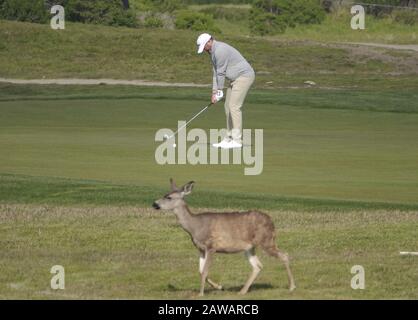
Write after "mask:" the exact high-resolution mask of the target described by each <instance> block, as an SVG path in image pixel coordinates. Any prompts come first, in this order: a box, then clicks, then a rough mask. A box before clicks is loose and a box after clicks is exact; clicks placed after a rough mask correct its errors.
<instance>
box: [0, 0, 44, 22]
mask: <svg viewBox="0 0 418 320" xmlns="http://www.w3.org/2000/svg"><path fill="white" fill-rule="evenodd" d="M49 16H50V15H49V12H48V9H47V8H46V6H45V3H44V1H43V0H0V19H7V20H17V21H27V22H37V23H45V22H47V21H48V18H49Z"/></svg>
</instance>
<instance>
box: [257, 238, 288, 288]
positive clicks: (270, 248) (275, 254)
mask: <svg viewBox="0 0 418 320" xmlns="http://www.w3.org/2000/svg"><path fill="white" fill-rule="evenodd" d="M263 249H264V250H265V251H266V252H267V253H268V254H269V255H271V256H273V257H276V258H279V259H280V260H281V261H282V262H283V264H284V266H285V267H286V271H287V278H288V280H289V290H290V291H293V290H295V289H296V285H295V280H294V279H293V274H292V271H290V265H289V256H288V255H287V253H283V252H281V251H280V250H279V249H278V248H277V247H276V245H275V244H272V245H270V246H268V247H263Z"/></svg>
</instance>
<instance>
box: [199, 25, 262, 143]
mask: <svg viewBox="0 0 418 320" xmlns="http://www.w3.org/2000/svg"><path fill="white" fill-rule="evenodd" d="M197 45H198V50H197V53H199V54H200V53H202V52H203V51H206V52H208V53H209V54H210V56H211V59H212V65H213V86H212V103H216V102H218V101H219V100H220V99H222V97H223V90H224V85H225V78H227V79H228V80H229V81H230V83H229V86H228V88H227V91H226V98H225V113H226V128H227V135H226V136H225V138H224V139H223V140H222V141H221V142H220V143H215V144H214V145H213V146H214V147H216V148H223V149H231V148H241V147H242V113H241V108H242V105H243V103H244V100H245V97H246V96H247V93H248V90H249V89H250V87H251V85H252V84H253V82H254V79H255V73H254V70H253V68H252V67H251V65H250V64H249V63H248V62H247V60H245V59H244V57H243V56H242V55H241V54H240V53H239V52H238V50H236V49H235V48H233V47H231V46H230V45H228V44H226V43H224V42H220V41H216V40H215V39H213V37H212V36H211V35H210V34H207V33H203V34H201V35H200V36H199V37H198V38H197Z"/></svg>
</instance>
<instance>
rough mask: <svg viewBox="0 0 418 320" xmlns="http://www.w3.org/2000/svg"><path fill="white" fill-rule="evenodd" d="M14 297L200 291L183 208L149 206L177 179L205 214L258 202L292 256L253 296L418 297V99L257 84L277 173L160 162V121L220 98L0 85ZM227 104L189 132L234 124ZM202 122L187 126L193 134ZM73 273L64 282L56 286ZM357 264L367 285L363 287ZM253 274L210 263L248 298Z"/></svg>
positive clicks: (254, 115)
mask: <svg viewBox="0 0 418 320" xmlns="http://www.w3.org/2000/svg"><path fill="white" fill-rule="evenodd" d="M0 88H1V90H0V111H1V117H0V150H1V153H0V247H1V248H3V249H2V250H0V267H1V269H2V273H1V275H0V298H3V299H5V298H7V299H10V298H24V299H25V298H31V299H32V298H36V299H85V298H93V299H103V298H134V299H147V298H168V299H179V298H186V299H188V298H195V297H196V296H197V293H198V288H199V276H198V254H197V251H196V250H195V248H194V247H193V245H192V243H191V241H190V239H189V237H188V235H187V234H186V233H185V232H184V231H183V230H182V229H181V228H180V227H179V226H178V224H177V222H176V220H175V217H174V215H173V214H172V213H165V212H156V211H154V210H152V209H150V206H151V203H152V202H153V201H154V200H155V199H157V198H158V197H161V196H162V195H163V194H164V193H165V192H166V191H168V179H169V177H174V178H175V179H176V180H177V181H178V182H179V183H185V182H187V181H189V180H195V181H196V187H195V190H194V194H193V195H191V196H190V197H189V198H190V199H189V200H188V202H189V203H190V205H191V207H192V209H193V210H194V211H196V212H201V211H204V210H207V209H205V208H215V210H217V211H222V210H233V209H243V210H249V209H259V210H264V211H266V212H268V213H269V214H270V215H271V216H272V217H273V220H274V222H275V224H276V227H277V234H278V245H279V247H281V248H282V249H283V250H284V251H287V252H288V253H289V254H290V256H291V257H292V268H293V272H294V274H295V279H296V283H297V286H298V288H297V289H296V291H295V292H293V293H289V292H288V290H287V282H286V274H285V271H284V268H283V267H282V266H281V265H280V263H279V262H278V261H276V260H274V259H273V258H270V257H267V256H266V255H265V254H262V253H261V254H260V258H261V260H262V262H263V264H264V266H265V268H264V269H263V271H262V273H261V274H260V277H259V278H258V279H257V280H256V282H255V285H254V286H253V290H251V291H250V293H249V294H248V296H246V298H249V299H279V298H280V299H295V298H307V299H313V298H329V299H331V298H339V299H365V298H372V299H375V298H414V299H417V298H418V294H417V291H416V285H415V283H416V280H417V279H418V274H417V268H416V263H417V261H416V258H415V257H401V256H399V251H416V250H417V233H416V230H417V227H418V222H417V221H418V162H417V159H418V130H417V128H418V126H417V125H418V105H417V103H416V101H417V99H418V94H417V92H416V91H410V90H404V91H402V92H399V91H389V90H385V91H371V90H357V91H353V90H317V89H303V90H291V89H288V90H279V91H273V90H254V91H253V92H251V94H250V96H249V99H248V102H247V103H246V105H245V110H244V116H245V118H244V123H245V127H246V128H252V129H255V128H263V129H264V170H263V172H262V174H261V175H259V176H244V166H243V165H196V166H191V165H166V166H160V165H157V164H156V163H155V159H154V152H155V149H156V147H157V146H158V144H157V143H156V142H154V135H155V133H156V131H157V130H158V129H160V128H164V127H167V128H175V127H176V121H177V120H180V119H183V120H185V119H186V118H189V117H190V116H191V115H192V114H194V113H196V112H197V111H198V110H199V109H200V108H201V107H202V106H204V105H205V104H206V103H207V90H206V89H182V90H179V89H175V88H167V89H166V88H141V87H138V88H132V87H117V86H115V87H112V86H92V87H79V86H69V87H65V86H64V87H59V86H47V87H45V86H16V85H1V86H0ZM223 126H224V113H223V106H222V105H217V106H214V107H213V108H212V109H210V110H209V111H208V112H207V113H205V114H204V115H202V116H201V117H200V118H199V119H197V120H196V121H195V122H194V123H193V124H192V125H191V126H190V128H195V127H199V128H203V129H205V130H209V129H210V128H222V127H223ZM190 128H189V129H190ZM53 265H63V266H64V267H65V272H66V289H65V290H62V291H53V290H51V289H50V285H49V283H50V279H51V276H52V275H51V274H50V273H49V271H50V268H51V267H52V266H53ZM353 265H362V266H363V267H364V268H365V272H366V289H365V290H353V289H351V287H350V281H351V277H353V274H351V273H350V270H351V267H352V266H353ZM249 271H250V267H249V265H248V263H247V261H246V260H245V259H244V257H243V256H242V255H218V256H217V257H216V259H215V262H214V266H213V268H212V270H211V274H212V277H213V278H214V279H216V280H218V281H219V282H221V283H222V284H223V285H224V287H225V291H222V292H217V291H214V290H211V289H209V290H208V292H207V293H208V295H207V296H206V297H207V298H209V299H221V298H227V299H234V298H238V296H237V292H238V291H239V289H240V286H241V285H243V283H244V281H245V279H246V277H247V276H248V274H249Z"/></svg>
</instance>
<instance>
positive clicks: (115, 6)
mask: <svg viewBox="0 0 418 320" xmlns="http://www.w3.org/2000/svg"><path fill="white" fill-rule="evenodd" d="M66 17H68V20H69V21H76V22H83V23H93V24H103V25H109V26H126V27H135V26H137V20H136V16H135V13H134V12H133V11H132V10H125V9H124V8H123V6H122V2H121V1H120V0H106V1H103V0H89V1H85V0H69V1H68V4H67V7H66Z"/></svg>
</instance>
